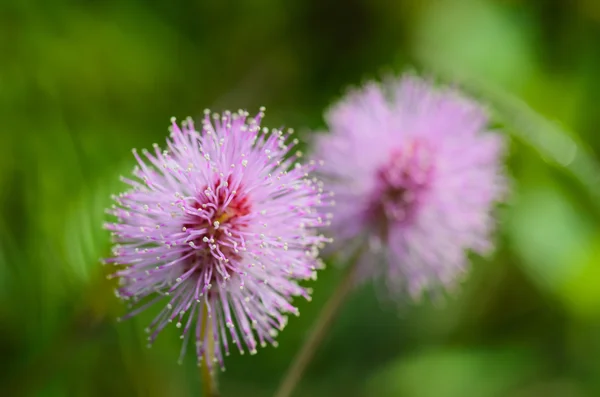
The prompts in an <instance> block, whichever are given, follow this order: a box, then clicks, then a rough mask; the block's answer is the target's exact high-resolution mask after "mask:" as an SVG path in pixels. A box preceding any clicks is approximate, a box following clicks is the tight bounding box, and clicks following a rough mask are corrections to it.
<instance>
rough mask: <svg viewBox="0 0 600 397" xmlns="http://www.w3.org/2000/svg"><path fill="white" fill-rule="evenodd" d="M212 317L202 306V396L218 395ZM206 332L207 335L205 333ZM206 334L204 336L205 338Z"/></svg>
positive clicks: (214, 396)
mask: <svg viewBox="0 0 600 397" xmlns="http://www.w3.org/2000/svg"><path fill="white" fill-rule="evenodd" d="M212 321H213V319H212V317H211V316H209V315H208V310H207V308H206V306H204V310H203V311H202V324H205V325H204V327H203V330H202V334H201V335H200V340H206V343H207V347H206V352H205V353H204V363H203V364H202V365H201V366H200V377H201V379H202V396H203V397H219V390H218V387H217V376H216V374H215V372H214V368H213V365H214V357H215V338H214V335H213V325H212ZM206 333H208V335H206ZM205 336H206V338H205Z"/></svg>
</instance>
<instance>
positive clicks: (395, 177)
mask: <svg viewBox="0 0 600 397" xmlns="http://www.w3.org/2000/svg"><path fill="white" fill-rule="evenodd" d="M431 160H432V150H431V147H430V146H429V145H428V144H427V143H425V142H423V141H419V140H413V141H410V142H409V143H408V144H407V145H405V146H404V147H402V148H398V149H395V150H393V151H392V153H391V156H390V158H389V159H388V161H387V162H386V163H385V164H384V165H383V166H382V167H380V168H379V169H378V170H377V172H376V187H375V192H374V195H373V198H372V201H371V205H370V208H369V212H370V215H371V216H373V217H374V221H375V222H376V223H378V224H381V225H382V227H383V229H384V230H386V229H387V227H388V226H390V224H391V223H407V222H410V221H411V220H412V219H414V216H415V212H416V210H417V208H418V206H419V205H420V202H421V201H422V199H423V195H424V194H425V193H426V191H427V189H428V187H429V185H430V181H431V176H432V174H433V164H432V161H431Z"/></svg>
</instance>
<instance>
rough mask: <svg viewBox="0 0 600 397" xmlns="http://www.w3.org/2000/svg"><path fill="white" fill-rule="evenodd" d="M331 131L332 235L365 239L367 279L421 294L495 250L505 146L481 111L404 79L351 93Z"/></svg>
mask: <svg viewBox="0 0 600 397" xmlns="http://www.w3.org/2000/svg"><path fill="white" fill-rule="evenodd" d="M327 122H328V125H329V129H330V131H331V133H330V134H326V135H321V136H319V137H318V138H317V148H316V152H317V154H316V156H318V158H320V159H323V160H325V165H324V167H322V171H323V173H324V174H325V175H326V176H328V177H329V179H330V181H329V182H330V185H328V187H329V188H330V189H331V190H332V191H333V193H335V196H336V206H335V207H334V209H333V213H334V217H333V224H332V228H333V231H334V236H335V238H336V241H337V242H338V243H347V241H348V240H350V239H355V238H357V237H359V236H363V237H364V236H367V238H368V240H367V241H368V244H367V246H368V247H370V250H369V251H368V252H367V253H366V254H364V255H363V256H362V259H361V261H360V266H361V272H362V273H363V275H364V274H365V273H366V274H368V275H374V274H380V273H383V275H384V277H385V280H386V281H387V282H388V284H389V286H390V288H391V289H392V290H396V291H397V290H406V289H407V290H408V291H409V292H410V293H411V294H413V295H418V294H420V293H421V292H422V291H424V290H430V289H431V287H434V286H436V285H442V286H446V287H450V286H452V284H453V283H454V282H455V280H457V279H458V276H459V275H460V274H461V273H463V272H464V271H465V268H466V265H467V262H468V261H467V253H468V251H474V252H477V253H482V254H483V253H486V252H487V251H489V250H490V249H491V248H492V244H491V242H490V233H491V231H492V229H493V226H494V220H493V216H492V209H493V205H494V203H495V202H496V201H498V200H500V199H501V198H502V195H503V192H504V191H505V185H506V182H505V178H504V176H503V172H502V164H501V161H502V153H503V141H502V137H501V136H500V135H498V134H494V133H491V132H488V131H487V130H486V128H487V127H486V125H487V122H488V120H487V116H486V113H485V111H484V109H482V107H481V106H479V105H478V104H477V103H475V102H474V101H473V100H470V99H467V98H466V97H464V96H462V95H461V94H460V93H458V92H457V91H455V90H453V89H450V88H436V87H434V86H433V85H432V84H431V83H430V82H428V81H425V80H422V79H420V78H418V77H416V76H405V77H403V78H401V79H399V80H393V81H392V82H391V83H390V84H387V85H384V86H380V85H378V84H376V83H370V84H367V85H366V86H365V87H364V88H362V89H360V90H358V91H355V92H352V93H350V94H349V95H348V96H347V97H346V98H344V99H343V100H342V101H340V102H339V103H338V104H337V105H335V106H334V107H333V108H332V109H331V110H330V112H329V113H328V115H327ZM379 263H384V264H385V265H383V266H378V264H379Z"/></svg>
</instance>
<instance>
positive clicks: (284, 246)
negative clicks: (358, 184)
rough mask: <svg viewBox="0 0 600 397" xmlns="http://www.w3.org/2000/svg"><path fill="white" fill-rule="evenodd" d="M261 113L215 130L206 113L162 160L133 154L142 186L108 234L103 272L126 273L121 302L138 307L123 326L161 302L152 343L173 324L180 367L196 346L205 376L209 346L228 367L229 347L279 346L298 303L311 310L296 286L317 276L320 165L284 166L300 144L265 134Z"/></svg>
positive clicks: (122, 202)
mask: <svg viewBox="0 0 600 397" xmlns="http://www.w3.org/2000/svg"><path fill="white" fill-rule="evenodd" d="M263 110H264V109H261V112H260V113H259V114H258V116H256V117H254V118H248V113H246V112H244V111H239V112H238V113H233V114H232V113H230V112H225V113H224V114H223V115H222V116H219V115H217V114H214V115H213V121H212V122H211V120H210V116H209V113H208V111H207V112H206V117H205V118H204V120H203V122H202V129H201V132H198V131H196V130H195V128H194V124H193V122H192V121H191V120H189V119H188V120H187V121H184V122H183V123H182V128H181V129H180V128H179V126H178V125H177V124H176V123H175V121H174V120H173V125H172V128H171V129H170V130H171V135H170V138H169V139H167V150H164V151H161V150H160V148H159V147H158V145H156V144H155V145H154V150H153V151H152V152H149V151H147V150H143V151H142V155H141V156H140V155H139V154H138V153H137V152H136V151H135V150H134V151H133V154H134V156H135V158H136V160H137V163H138V166H136V167H135V169H134V171H133V175H134V176H135V178H133V179H127V178H122V179H123V181H124V182H126V183H127V184H129V185H130V189H129V190H128V191H127V192H125V193H122V194H120V195H119V196H117V197H114V200H115V201H116V205H115V206H113V208H112V209H111V210H109V211H108V212H109V213H110V214H112V215H114V216H115V217H116V218H117V222H116V223H108V224H106V228H107V229H108V230H111V231H112V234H113V236H114V240H115V242H116V245H115V247H114V250H113V253H114V257H113V258H112V259H108V260H107V261H108V262H112V263H114V264H118V265H119V268H120V270H118V271H116V273H115V274H114V276H115V277H118V278H119V279H120V285H121V287H120V288H119V289H118V290H117V295H118V296H119V297H121V298H123V299H125V300H127V301H129V302H131V304H132V306H134V307H135V309H134V310H133V311H131V312H130V313H129V314H128V315H127V317H131V316H133V315H135V314H137V313H139V312H141V311H143V310H144V309H146V308H148V307H150V306H151V305H154V304H157V303H158V302H162V304H165V307H164V308H163V309H162V311H161V312H160V314H159V315H158V316H157V317H156V318H155V320H154V321H153V322H152V323H151V324H150V325H149V327H148V329H147V331H148V333H149V334H150V336H149V341H150V343H152V342H153V341H154V340H155V338H156V336H157V335H158V334H159V332H160V331H161V330H162V329H163V328H165V327H166V326H168V325H169V323H171V322H173V323H174V325H175V326H177V328H181V338H182V339H183V341H184V342H183V346H182V351H181V357H183V354H184V352H185V349H186V345H187V344H188V341H189V340H190V339H192V340H193V341H194V342H195V344H196V354H197V357H198V363H199V364H200V362H201V359H202V357H203V356H205V354H206V352H207V349H209V347H208V346H209V344H210V343H213V344H214V347H213V348H214V361H218V362H219V363H220V365H221V367H223V356H224V355H228V354H229V351H230V341H231V342H232V343H233V344H234V345H236V346H237V348H238V349H239V351H240V353H243V352H244V350H246V349H247V350H248V351H249V352H250V353H251V354H254V353H256V348H257V346H258V345H262V346H264V345H266V343H271V344H276V342H275V341H274V337H275V336H276V335H277V332H278V331H279V330H281V329H283V327H284V326H285V325H286V320H287V317H286V313H293V314H296V315H297V314H298V310H297V309H296V307H294V306H293V305H292V303H291V300H292V297H294V296H297V295H301V296H303V297H305V298H307V299H309V298H310V296H309V293H310V291H309V290H307V289H306V288H304V287H302V286H300V285H299V284H298V281H299V280H306V279H311V278H315V274H316V269H318V268H319V267H320V261H319V259H318V258H317V255H318V250H319V248H320V247H321V246H322V245H323V243H324V242H325V241H326V239H325V238H324V237H323V236H322V235H318V234H317V231H316V229H317V228H318V227H320V226H323V225H325V224H326V221H325V220H324V219H325V217H324V216H323V215H322V213H321V208H322V207H323V206H324V205H326V204H327V203H324V202H323V200H324V196H325V195H324V194H323V193H322V188H321V183H320V182H318V181H316V179H309V178H308V172H310V171H311V170H312V168H314V167H313V165H309V166H303V165H300V164H299V163H297V162H296V160H297V159H296V157H295V156H287V155H288V153H289V151H290V150H291V148H292V147H294V145H295V144H297V143H298V142H297V140H293V141H292V142H289V143H288V142H286V141H287V138H288V135H286V134H284V133H283V132H282V131H281V130H276V129H272V130H270V131H269V130H268V129H267V128H262V129H261V127H260V123H261V119H262V117H263V116H264V113H263ZM290 133H291V131H290ZM208 327H210V329H209V328H208ZM228 335H229V336H228ZM209 338H213V339H211V340H212V341H213V342H211V341H209ZM211 355H212V353H211ZM209 365H212V364H211V363H209Z"/></svg>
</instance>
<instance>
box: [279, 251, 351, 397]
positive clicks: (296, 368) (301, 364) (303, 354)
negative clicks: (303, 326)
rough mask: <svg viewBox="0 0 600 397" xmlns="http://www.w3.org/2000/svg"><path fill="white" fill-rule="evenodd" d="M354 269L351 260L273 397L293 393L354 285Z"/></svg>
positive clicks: (284, 396) (287, 395) (285, 396)
mask: <svg viewBox="0 0 600 397" xmlns="http://www.w3.org/2000/svg"><path fill="white" fill-rule="evenodd" d="M356 267H357V266H356V260H353V261H352V263H351V264H350V265H349V266H347V268H346V272H345V275H344V278H343V279H342V281H341V282H340V283H339V284H338V286H337V288H336V290H335V292H334V293H333V295H331V297H330V298H329V300H328V301H327V303H326V304H325V307H324V308H323V310H322V311H321V313H320V314H319V318H318V319H317V322H316V323H315V325H314V327H313V329H312V330H311V332H310V334H309V335H308V338H307V339H306V341H305V342H304V345H303V346H302V348H301V349H300V351H299V352H298V354H297V355H296V357H295V358H294V361H293V363H292V366H291V367H290V368H289V369H288V371H287V373H286V374H285V376H284V378H283V381H282V382H281V384H280V386H279V389H278V390H277V392H276V393H275V397H290V396H291V395H292V393H293V392H294V389H295V388H296V386H297V385H298V383H299V381H300V379H301V378H302V375H303V374H304V372H305V371H306V368H307V367H308V365H309V364H310V362H311V360H312V359H313V357H314V355H315V353H316V351H317V349H318V347H319V346H320V345H321V342H322V341H323V339H324V337H325V335H326V334H327V331H328V330H329V329H330V328H331V324H333V321H334V320H335V318H336V317H337V315H338V313H339V311H340V308H341V307H342V304H343V303H344V301H345V300H346V297H347V296H348V293H349V292H350V290H351V289H352V287H353V285H354V276H355V273H356Z"/></svg>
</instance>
